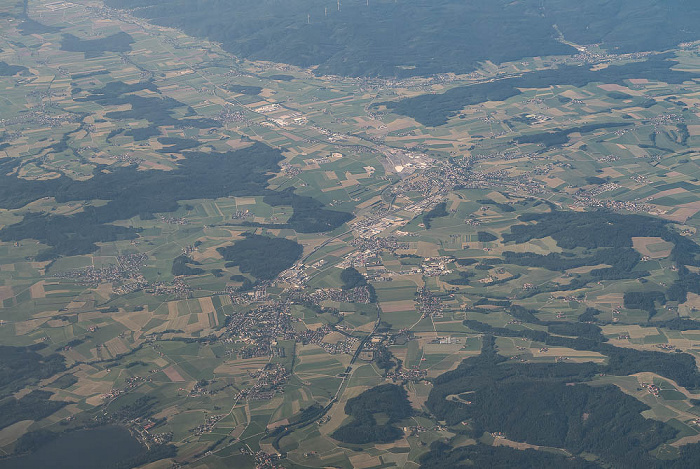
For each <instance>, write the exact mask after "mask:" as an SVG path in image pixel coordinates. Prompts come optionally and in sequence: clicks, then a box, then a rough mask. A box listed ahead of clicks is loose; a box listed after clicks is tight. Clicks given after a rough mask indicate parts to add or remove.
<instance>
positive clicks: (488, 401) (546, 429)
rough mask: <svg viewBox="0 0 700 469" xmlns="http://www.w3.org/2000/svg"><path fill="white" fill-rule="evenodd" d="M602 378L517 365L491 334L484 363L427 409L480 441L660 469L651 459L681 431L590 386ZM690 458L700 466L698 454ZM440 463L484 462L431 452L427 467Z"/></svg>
mask: <svg viewBox="0 0 700 469" xmlns="http://www.w3.org/2000/svg"><path fill="white" fill-rule="evenodd" d="M596 373H598V367H597V365H595V364H592V363H585V364H567V363H558V364H552V363H547V364H545V363H531V364H519V363H514V362H511V361H509V360H508V359H507V358H505V357H502V356H500V355H498V354H497V350H496V347H495V343H494V340H493V337H492V336H488V335H487V336H485V337H484V343H483V348H482V352H481V354H480V355H479V356H477V357H473V358H469V359H466V360H464V361H463V362H462V364H461V365H460V366H459V367H458V368H457V369H456V370H454V371H450V372H447V373H445V374H443V375H441V376H439V377H438V378H436V379H435V380H434V387H433V389H432V391H431V393H430V396H429V398H428V401H427V404H426V405H427V406H428V408H429V409H430V410H431V412H433V413H434V414H435V415H436V416H437V417H438V418H440V419H444V420H446V421H447V423H448V424H449V425H457V424H459V423H460V422H463V421H468V423H469V427H470V429H471V433H472V434H473V435H475V436H479V435H481V433H482V432H484V431H489V432H503V433H504V434H505V435H506V437H507V438H509V439H513V440H516V441H524V442H527V443H531V444H537V445H544V446H554V447H560V448H566V449H567V450H569V451H571V452H572V453H573V454H580V453H582V452H586V453H592V454H595V455H597V456H598V457H599V458H601V460H602V461H604V462H605V463H608V464H612V465H613V466H614V467H619V468H636V467H657V466H660V465H661V464H662V463H661V462H660V461H658V460H656V458H654V457H653V456H652V455H650V454H649V453H650V451H652V450H653V449H655V448H656V447H657V446H658V445H660V444H661V443H663V442H665V441H667V440H669V439H671V438H673V437H674V436H675V435H676V434H677V430H675V429H674V428H673V427H671V426H669V425H667V424H665V423H662V422H659V421H655V420H652V419H646V418H644V417H642V415H641V412H642V411H644V410H645V409H648V407H647V406H646V405H645V404H642V403H641V402H639V401H638V400H637V399H635V398H633V397H631V396H628V395H626V394H624V393H623V392H622V391H620V390H619V389H618V388H617V387H615V386H591V385H588V384H584V383H583V382H584V381H587V380H588V379H590V378H591V377H593V376H594V375H595V374H596ZM464 393H469V394H464ZM455 395H465V396H467V395H468V399H469V401H470V402H471V404H466V403H464V402H462V401H461V400H459V399H454V398H452V397H450V396H455ZM514 402H517V403H518V405H517V406H513V403H514ZM691 446H692V445H691ZM476 451H477V453H478V451H479V450H476ZM696 453H697V451H696ZM523 456H524V457H526V458H527V457H528V456H529V455H523ZM687 456H688V457H692V458H695V459H693V460H696V458H697V457H698V454H692V455H690V454H689V455H687ZM440 457H460V459H464V458H467V459H471V458H472V457H475V458H478V457H480V456H479V455H478V454H473V455H464V456H460V455H459V454H456V455H450V454H449V453H447V454H443V455H442V456H441V455H439V454H433V455H430V453H429V454H428V455H427V456H426V462H429V461H430V460H431V459H435V458H438V459H437V460H439V458H440ZM686 462H687V461H686ZM664 464H665V463H664ZM669 464H670V466H669V467H683V466H676V463H674V462H670V463H669ZM489 467H490V466H489ZM574 467H576V466H574ZM660 467H664V466H660ZM686 467H691V466H686Z"/></svg>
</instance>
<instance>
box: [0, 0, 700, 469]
mask: <svg viewBox="0 0 700 469" xmlns="http://www.w3.org/2000/svg"><path fill="white" fill-rule="evenodd" d="M107 3H108V4H111V5H112V6H114V3H115V2H107ZM117 3H118V2H117ZM127 3H128V2H127ZM134 13H135V12H134V11H131V10H118V9H113V8H111V7H109V6H106V5H105V4H104V3H103V2H101V1H98V0H75V1H72V2H51V3H46V2H39V1H35V0H29V1H26V2H20V3H19V4H17V3H16V2H9V1H0V26H1V28H2V31H3V34H2V35H1V36H0V87H1V89H2V94H0V122H1V123H2V130H1V131H0V170H1V171H0V304H1V305H2V307H1V308H0V344H1V346H0V377H2V380H0V407H1V408H2V409H3V410H2V412H0V415H2V417H0V452H1V453H0V469H3V468H6V467H7V468H12V467H20V466H17V465H16V464H23V463H22V461H25V460H23V459H18V458H31V457H32V456H33V455H34V454H42V453H41V451H49V449H47V448H54V446H58V444H57V442H58V441H61V440H60V439H61V438H66V437H69V436H70V435H71V434H75V433H74V432H78V431H82V430H83V429H85V428H92V427H96V426H102V425H104V426H108V425H117V426H119V427H122V428H127V429H128V430H129V432H130V435H131V438H132V439H133V440H135V441H136V442H137V443H138V444H137V446H138V448H140V449H139V450H138V451H135V455H132V456H133V457H131V458H125V457H124V456H123V455H121V456H120V455H115V456H114V458H115V460H114V467H148V468H149V469H155V468H168V467H192V468H197V469H218V468H224V467H237V468H239V467H240V468H248V467H250V468H254V467H261V468H272V467H287V468H311V467H319V468H320V467H342V468H348V469H349V468H354V467H359V468H379V467H407V468H414V467H420V466H424V467H441V466H440V464H443V466H442V467H447V466H444V464H453V463H455V462H457V461H460V460H463V459H470V460H474V461H476V460H478V458H480V457H485V456H484V455H485V454H487V453H488V454H491V455H493V454H500V455H502V456H503V458H504V460H508V461H512V460H518V458H520V457H526V456H527V457H532V458H545V459H546V458H557V457H560V458H564V456H562V455H565V456H566V457H569V456H571V461H574V462H576V464H578V463H580V464H582V466H581V467H584V466H583V464H588V463H590V464H595V465H596V466H595V467H598V466H597V465H598V464H602V465H607V466H606V467H610V466H611V465H612V467H632V466H633V465H638V466H640V465H641V467H670V468H675V467H691V466H692V463H689V462H688V461H696V460H697V458H698V454H700V450H698V449H697V448H700V446H698V445H700V372H699V371H698V368H697V365H696V359H697V358H698V357H700V239H699V237H698V229H699V228H700V215H699V213H700V190H699V189H700V182H699V180H698V178H699V177H700V166H699V164H700V150H698V149H699V148H700V83H699V82H698V76H700V75H699V72H700V42H685V43H683V44H680V45H675V46H674V47H673V48H669V49H668V50H666V49H664V51H663V53H662V52H661V51H650V52H628V53H623V52H621V53H613V51H608V50H605V49H604V48H601V47H599V46H586V47H582V46H579V47H578V54H576V55H571V54H569V55H563V53H561V49H560V48H559V46H557V45H556V44H555V45H554V46H552V47H553V48H552V54H555V53H556V54H558V55H543V56H538V57H529V58H525V59H522V60H518V61H513V60H510V59H508V60H507V61H503V62H502V63H494V62H490V61H487V62H481V63H480V64H479V66H478V67H477V68H476V69H475V70H473V71H468V72H467V71H463V73H459V74H455V73H447V74H440V75H431V76H429V77H420V76H412V74H407V75H406V76H405V77H403V78H396V77H394V78H381V77H377V78H358V77H352V76H351V77H344V76H339V75H325V74H324V73H322V72H323V67H322V68H321V69H320V71H319V69H318V68H316V67H315V66H309V67H303V66H299V65H300V64H297V65H296V66H295V65H288V64H283V63H277V62H273V61H261V60H257V61H256V60H252V59H249V58H245V57H243V56H234V55H232V54H231V53H230V52H228V50H229V49H224V48H223V47H222V44H219V43H216V42H210V41H208V40H206V39H202V38H197V37H194V36H189V35H187V34H186V33H185V32H183V31H180V30H178V29H174V28H171V27H168V26H165V25H162V24H161V23H162V22H161V23H159V24H156V23H152V22H149V21H148V20H147V19H144V18H140V17H138V16H134ZM557 44H559V43H557ZM336 66H337V64H336ZM574 68H576V69H577V70H578V69H583V70H585V73H584V72H581V75H582V76H583V77H584V78H581V79H573V78H572V72H571V70H572V69H574ZM349 75H352V74H350V73H349ZM546 80H550V82H547V83H545V82H546ZM496 98H498V99H496ZM446 103H447V104H446ZM455 106H456V107H455ZM16 363H20V364H21V365H22V366H21V367H19V368H18V366H17V365H15V364H16ZM18 369H19V370H20V371H17V370H18ZM489 370H491V372H493V376H489V373H490V371H489ZM493 370H500V371H498V372H496V371H493ZM504 370H505V371H504ZM508 372H512V373H513V376H515V377H516V378H517V379H516V378H513V380H512V381H509V380H508V379H506V375H507V373H508ZM499 373H501V374H499ZM538 376H539V377H541V376H547V379H548V380H549V381H547V382H546V383H545V384H546V386H545V384H542V382H536V377H538ZM471 378H474V379H473V381H470V379H471ZM488 380H492V383H491V384H492V386H493V389H495V390H498V393H497V394H498V395H499V397H498V399H497V398H495V397H494V398H493V399H492V400H489V399H491V398H490V397H489V398H487V394H488V392H487V390H488V389H490V388H488V386H489V384H488ZM520 385H522V386H532V389H536V390H537V392H541V393H542V395H545V394H546V395H547V396H550V394H547V393H551V396H550V397H551V399H552V402H555V401H556V402H559V401H557V399H559V398H560V397H561V396H562V395H564V396H565V397H566V395H568V394H566V393H571V395H572V396H574V397H576V399H578V400H577V401H576V402H579V401H581V402H583V401H586V402H588V403H590V405H589V407H590V408H588V407H586V408H574V409H573V410H571V409H568V408H565V407H566V405H564V404H562V405H561V406H560V408H557V412H558V413H557V412H553V416H552V422H554V423H556V424H560V423H561V421H563V420H567V421H569V420H571V421H573V419H572V418H571V415H574V414H570V413H567V412H569V411H571V412H578V411H581V412H582V414H583V415H591V416H592V418H591V421H592V422H595V424H596V425H599V426H600V432H601V434H602V435H604V436H605V437H606V438H609V439H611V440H612V439H617V438H626V439H631V438H633V436H630V430H629V429H630V428H637V427H638V428H646V427H642V426H640V425H649V428H652V427H653V428H652V429H653V430H654V431H653V432H652V431H650V432H649V433H650V434H651V433H653V434H655V435H658V438H657V439H651V438H650V439H648V440H643V441H642V443H643V445H642V446H640V448H642V449H639V451H637V452H635V453H634V455H632V456H630V457H629V458H628V459H627V460H625V459H624V458H622V457H621V456H620V455H619V454H618V453H616V452H615V451H616V450H615V448H611V447H610V446H605V445H603V444H600V443H599V442H593V441H590V440H591V439H590V438H589V439H586V438H584V437H583V436H582V437H581V441H582V442H583V443H581V444H580V445H578V446H577V445H576V444H575V443H574V442H572V441H570V440H568V439H561V438H559V439H558V438H557V437H556V435H547V434H539V433H537V432H536V431H533V430H532V429H531V428H524V427H523V426H522V425H521V426H518V425H517V424H516V423H514V422H512V421H511V420H512V419H510V420H509V419H508V418H506V416H503V415H500V414H497V413H489V412H487V409H488V407H487V406H488V405H492V406H493V407H491V408H501V407H503V406H504V405H505V404H508V403H510V402H512V401H508V400H507V399H508V397H509V396H510V397H511V398H513V400H517V398H522V400H523V401H522V402H525V403H529V404H531V405H528V406H525V407H528V408H529V409H530V410H531V411H533V412H534V411H535V410H536V409H539V407H538V406H539V405H540V404H541V402H540V400H538V398H537V396H536V395H534V394H533V393H534V391H533V393H520V392H519V388H518V386H520ZM387 386H394V387H387ZM547 386H548V387H547ZM395 388H396V389H395ZM545 388H546V389H545ZM569 388H571V389H569ZM455 389H457V390H458V391H459V392H453V391H454V390H455ZM552 389H554V390H558V391H557V392H560V394H556V393H555V391H552ZM382 392H386V393H389V392H391V393H394V394H391V396H393V397H392V399H394V401H396V402H398V401H400V402H402V403H405V406H404V409H403V410H404V411H405V412H403V413H396V414H394V413H392V411H391V409H388V410H386V409H385V410H381V411H376V412H369V413H368V412H364V413H362V412H359V411H357V410H356V409H357V408H358V407H362V406H363V405H367V404H363V403H364V402H366V401H371V399H379V401H381V398H377V397H376V396H375V393H376V394H380V393H382ZM387 395H388V394H387ZM397 396H398V397H397ZM514 396H515V397H514ZM562 399H563V400H565V399H564V398H562ZM601 401H604V402H605V403H606V405H611V406H612V405H615V404H619V405H620V408H623V409H625V410H629V413H628V414H626V415H620V416H619V418H620V421H621V422H624V425H623V424H621V425H620V427H621V428H617V427H616V428H609V427H608V426H605V425H604V424H603V423H601V421H599V420H597V416H598V415H603V414H605V412H606V411H610V409H607V408H603V407H601V406H595V405H594V404H592V403H594V402H601ZM372 402H374V401H372ZM566 402H571V401H566ZM504 403H505V404H504ZM353 410H354V411H355V413H353ZM457 417H459V420H458V419H457ZM525 417H527V415H523V419H525ZM586 418H587V417H585V418H584V421H585V420H586ZM625 419H627V420H625ZM640 422H641V423H640ZM554 423H553V424H552V425H554ZM623 426H624V428H622V427H623ZM373 427H377V428H379V429H380V430H377V431H376V432H374V433H372V431H370V430H368V428H373ZM348 428H349V429H350V430H347V429H348ZM552 428H554V426H553V427H552ZM557 428H559V427H557ZM586 428H588V427H586ZM596 428H597V427H596ZM575 430H576V431H580V432H581V435H583V434H584V433H586V432H588V430H585V431H584V430H581V429H579V428H578V427H577V428H576V429H575ZM571 431H572V432H573V431H574V430H571ZM592 431H595V428H594V430H591V432H592ZM606 432H607V433H606ZM564 433H566V432H564ZM348 434H351V435H353V436H352V437H351V438H348V437H347V435H348ZM572 434H573V433H572ZM354 437H357V439H356V440H352V438H354ZM126 438H127V439H128V438H129V437H126ZM640 438H641V437H640ZM645 438H646V437H645ZM351 440H352V441H351ZM625 441H628V440H625ZM640 441H641V440H640ZM52 444H53V445H54V446H51V445H52ZM440 445H448V446H447V447H444V448H443V447H441V446H440ZM644 445H646V446H644ZM440 448H443V449H442V450H441V449H440ZM445 448H447V449H445ZM465 448H466V449H465ZM527 448H530V449H534V450H537V451H534V452H529V451H521V450H524V449H527ZM540 450H542V451H540ZM52 451H53V450H52ZM531 453H534V454H535V455H534V456H533V455H531ZM440 454H443V455H447V456H445V457H448V456H449V457H450V458H455V459H452V460H450V461H452V462H450V463H448V462H445V461H446V460H442V459H440V457H442V456H440ZM523 455H525V456H523ZM110 457H111V456H110ZM494 457H495V456H494ZM460 458H462V459H460ZM509 458H511V459H509ZM512 458H514V459H512ZM693 458H695V459H693ZM26 461H29V460H26ZM567 461H569V460H568V459H567ZM571 461H569V462H571ZM26 464H29V463H28V462H27V463H26ZM514 464H515V463H514ZM533 464H534V463H533ZM572 464H573V462H572ZM656 464H658V466H657V465H656ZM683 464H690V465H686V466H683ZM27 467H29V466H27ZM37 467H38V466H37ZM75 467H78V466H75ZM513 467H515V466H513ZM552 467H554V466H552ZM562 467H563V466H562ZM576 467H579V466H576ZM585 467H589V466H585ZM590 467H593V466H590Z"/></svg>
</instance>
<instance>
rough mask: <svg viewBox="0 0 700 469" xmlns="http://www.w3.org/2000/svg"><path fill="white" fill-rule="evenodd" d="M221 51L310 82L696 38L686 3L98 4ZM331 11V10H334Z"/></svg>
mask: <svg viewBox="0 0 700 469" xmlns="http://www.w3.org/2000/svg"><path fill="white" fill-rule="evenodd" d="M106 4H107V5H109V6H111V7H114V8H124V9H132V10H133V12H134V14H135V15H137V16H141V17H144V18H148V19H150V20H151V21H153V22H155V23H157V24H161V25H165V26H171V27H176V28H179V29H182V30H183V31H185V32H186V33H187V34H190V35H194V36H199V37H207V38H209V39H210V40H213V41H217V42H220V43H222V44H223V46H224V48H225V49H227V50H228V51H230V52H231V53H233V54H236V55H240V56H243V57H246V58H250V59H258V60H270V61H275V62H283V63H289V64H293V65H298V66H303V67H308V66H313V65H317V66H318V68H317V73H318V74H338V75H348V76H396V77H406V76H416V75H429V74H436V73H445V72H456V73H464V72H469V71H471V70H474V69H475V68H476V67H477V66H478V64H479V62H483V61H486V60H490V61H492V62H495V63H499V62H505V61H512V60H518V59H521V58H523V57H532V56H541V55H557V54H570V53H575V49H574V48H573V47H572V46H570V45H566V44H564V43H562V42H560V40H559V39H560V38H559V32H561V34H563V36H564V38H565V39H566V40H567V41H570V42H572V43H575V44H594V43H596V44H597V43H601V44H603V46H604V47H606V48H608V49H609V50H611V51H615V52H636V51H645V50H664V49H667V48H670V47H673V46H675V45H677V44H679V43H681V42H686V41H693V40H697V39H700V2H697V1H692V0H586V1H583V2H582V1H579V2H574V1H571V0H521V1H517V2H513V1H511V0H469V1H467V0H369V2H367V0H343V1H341V2H340V3H338V2H337V1H333V0H285V1H280V0H237V1H235V2H231V1H229V0H167V1H166V0H106ZM338 5H340V11H339V10H338Z"/></svg>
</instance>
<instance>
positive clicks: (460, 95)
mask: <svg viewBox="0 0 700 469" xmlns="http://www.w3.org/2000/svg"><path fill="white" fill-rule="evenodd" d="M611 3H613V2H611ZM669 58H670V56H669V54H661V55H657V56H652V57H651V58H649V59H648V60H646V61H644V62H632V63H628V64H625V65H611V66H609V67H607V68H605V69H603V70H598V71H593V70H590V69H589V68H586V67H584V66H576V65H566V66H562V67H559V68H557V69H553V70H539V71H537V72H530V73H526V74H524V75H522V76H519V77H515V78H504V79H501V80H495V81H490V82H486V83H479V84H476V85H470V86H459V87H456V88H452V89H450V90H448V91H446V92H444V93H440V94H424V95H420V96H416V97H413V98H405V99H402V100H400V101H396V102H385V103H383V104H384V105H385V106H386V107H387V108H388V109H389V110H390V111H392V112H394V113H396V114H402V115H405V116H409V117H412V118H413V119H415V120H416V121H418V122H420V123H421V124H423V125H427V126H431V127H436V126H440V125H443V124H446V123H447V120H448V119H449V118H450V117H452V116H455V115H456V114H457V113H458V112H459V111H460V110H461V109H463V108H464V107H466V106H469V105H474V104H480V103H483V102H486V101H505V100H506V99H508V98H512V97H513V96H517V95H519V94H521V91H520V89H519V88H549V87H550V86H551V85H552V84H553V83H556V84H557V85H570V86H576V87H578V88H582V87H584V86H586V85H587V84H589V83H598V82H599V83H617V84H624V82H625V80H627V79H630V78H646V79H649V80H654V81H662V82H666V83H683V82H684V81H688V80H692V79H693V77H694V75H693V74H692V73H688V72H679V71H675V70H672V69H671V67H673V65H674V64H675V63H676V62H673V61H671V60H668V59H669ZM377 106H379V104H377ZM564 137H565V135H563V134H553V135H549V136H548V137H546V138H545V137H539V139H540V140H542V139H544V140H543V143H545V144H547V143H550V144H561V143H566V141H563V138H564ZM523 138H525V139H527V137H523Z"/></svg>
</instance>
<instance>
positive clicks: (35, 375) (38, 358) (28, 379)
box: [0, 345, 66, 399]
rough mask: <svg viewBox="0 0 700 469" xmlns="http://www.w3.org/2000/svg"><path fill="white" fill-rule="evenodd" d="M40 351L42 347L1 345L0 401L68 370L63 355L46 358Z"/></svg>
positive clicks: (52, 355)
mask: <svg viewBox="0 0 700 469" xmlns="http://www.w3.org/2000/svg"><path fill="white" fill-rule="evenodd" d="M39 350H42V346H41V345H35V346H31V347H10V346H6V345H0V399H1V398H3V397H6V396H8V395H10V394H12V393H14V392H17V391H18V390H20V389H22V388H24V387H26V386H28V385H33V384H36V383H38V382H39V381H40V380H42V379H46V378H49V377H51V376H53V375H55V374H56V373H60V372H61V371H64V370H65V369H66V365H65V358H64V357H63V356H62V355H59V354H57V353H54V354H49V355H46V356H44V355H42V354H41V353H39Z"/></svg>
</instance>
